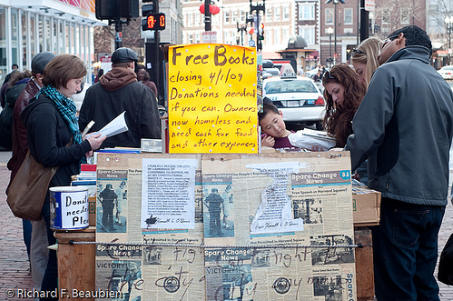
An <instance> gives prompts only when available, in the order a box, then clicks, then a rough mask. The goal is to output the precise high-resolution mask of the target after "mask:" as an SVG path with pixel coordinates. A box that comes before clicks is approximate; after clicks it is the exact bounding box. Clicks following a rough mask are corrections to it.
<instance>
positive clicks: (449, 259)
mask: <svg viewBox="0 0 453 301" xmlns="http://www.w3.org/2000/svg"><path fill="white" fill-rule="evenodd" d="M437 279H439V281H440V282H442V283H445V284H448V285H453V234H452V235H450V238H449V239H448V241H447V243H446V244H445V247H444V249H443V250H442V253H441V254H440V260H439V273H438V274H437Z"/></svg>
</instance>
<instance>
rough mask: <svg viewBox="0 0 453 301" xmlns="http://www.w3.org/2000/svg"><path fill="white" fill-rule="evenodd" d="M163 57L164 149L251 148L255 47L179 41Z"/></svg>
mask: <svg viewBox="0 0 453 301" xmlns="http://www.w3.org/2000/svg"><path fill="white" fill-rule="evenodd" d="M168 62H169V72H168V112H169V136H170V142H169V151H170V153H257V152H258V132H257V114H258V111H257V102H256V98H257V96H256V51H255V49H254V48H249V47H241V46H231V45H223V44H194V45H179V46H173V47H170V49H169V51H168Z"/></svg>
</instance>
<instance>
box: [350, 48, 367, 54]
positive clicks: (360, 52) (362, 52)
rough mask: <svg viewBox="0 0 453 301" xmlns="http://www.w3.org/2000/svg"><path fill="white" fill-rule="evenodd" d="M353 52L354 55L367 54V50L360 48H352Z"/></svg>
mask: <svg viewBox="0 0 453 301" xmlns="http://www.w3.org/2000/svg"><path fill="white" fill-rule="evenodd" d="M351 52H352V55H356V54H366V53H365V51H363V50H360V49H358V48H352V50H351Z"/></svg>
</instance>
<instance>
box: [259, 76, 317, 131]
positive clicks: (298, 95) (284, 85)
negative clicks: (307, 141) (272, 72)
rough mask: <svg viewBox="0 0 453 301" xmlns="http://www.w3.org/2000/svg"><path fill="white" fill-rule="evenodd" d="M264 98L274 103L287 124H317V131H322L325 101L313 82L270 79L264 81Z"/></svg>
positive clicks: (298, 79)
mask: <svg viewBox="0 0 453 301" xmlns="http://www.w3.org/2000/svg"><path fill="white" fill-rule="evenodd" d="M263 96H266V97H267V98H269V99H270V100H272V101H273V103H274V104H275V106H276V107H277V108H278V109H279V110H280V111H281V112H282V113H283V120H284V121H285V122H286V123H287V124H297V125H299V124H303V125H312V124H315V125H316V129H319V130H320V129H322V120H323V119H324V115H325V101H324V98H323V96H322V94H321V92H320V91H319V89H318V87H316V85H315V83H314V82H313V80H311V79H309V78H307V77H300V76H297V77H288V78H284V77H283V78H282V77H278V78H275V77H273V78H268V79H266V80H264V81H263Z"/></svg>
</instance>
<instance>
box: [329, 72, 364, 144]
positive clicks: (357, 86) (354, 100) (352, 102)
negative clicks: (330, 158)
mask: <svg viewBox="0 0 453 301" xmlns="http://www.w3.org/2000/svg"><path fill="white" fill-rule="evenodd" d="M322 84H323V86H324V88H325V89H324V99H325V100H326V115H325V117H324V122H323V124H324V128H325V129H326V130H327V133H329V134H330V135H332V136H333V137H335V139H336V143H337V147H344V146H345V144H346V140H347V139H348V136H349V135H350V134H352V124H351V121H352V118H353V117H354V114H355V112H356V111H357V109H358V108H359V105H360V102H361V101H362V99H363V97H364V96H365V93H366V87H365V84H364V82H363V81H361V80H360V79H359V76H358V75H357V73H356V72H355V71H354V70H352V68H351V67H349V66H348V65H346V64H338V65H335V66H333V67H332V69H331V70H330V71H326V72H325V73H324V76H323V78H322Z"/></svg>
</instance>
